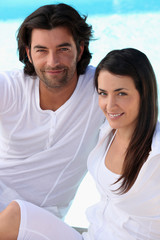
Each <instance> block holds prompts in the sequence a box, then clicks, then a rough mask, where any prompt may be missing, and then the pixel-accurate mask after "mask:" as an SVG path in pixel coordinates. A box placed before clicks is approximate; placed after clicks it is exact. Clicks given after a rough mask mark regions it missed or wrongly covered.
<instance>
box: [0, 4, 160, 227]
mask: <svg viewBox="0 0 160 240" xmlns="http://www.w3.org/2000/svg"><path fill="white" fill-rule="evenodd" d="M57 2H58V1H54V0H52V1H51V0H48V1H47V0H14V1H12V0H5V1H1V2H0V33H1V36H0V54H1V55H0V56H1V57H0V70H7V69H12V68H22V67H23V65H22V64H21V63H20V62H19V61H18V55H17V43H16V31H17V29H18V27H19V25H20V24H21V22H22V21H23V19H24V18H25V17H26V16H27V15H28V14H30V13H31V12H32V11H34V10H35V9H36V8H38V7H40V6H41V5H44V4H51V3H57ZM63 2H64V3H67V4H70V5H72V6H73V7H75V8H76V9H77V10H78V11H79V12H80V13H81V14H88V20H87V21H88V23H89V24H92V26H93V29H94V37H95V38H96V39H97V40H96V41H93V42H91V43H90V50H91V52H92V53H93V57H92V61H91V64H93V65H95V66H96V65H97V64H98V62H99V61H100V60H101V59H102V57H104V56H105V55H106V53H107V52H108V51H110V50H113V49H120V48H125V47H134V48H138V49H139V50H141V51H143V52H144V53H145V54H146V55H147V56H148V57H149V59H150V61H151V63H152V65H153V68H154V70H155V73H156V77H157V83H158V86H159V89H160V67H159V64H160V1H159V0H87V1H86V0H68V1H63ZM159 98H160V94H159ZM159 108H160V99H159ZM159 119H160V114H159ZM86 189H89V192H90V198H89V197H88V196H87V197H86ZM97 199H98V194H97V192H96V190H95V187H94V184H93V183H92V179H90V176H88V175H87V177H86V178H85V180H84V181H83V182H82V185H81V187H80V189H79V191H78V193H77V196H76V198H75V200H74V202H73V206H72V208H71V210H70V212H69V214H68V215H67V217H66V221H67V222H68V223H69V224H71V225H75V226H87V225H88V222H87V220H86V217H85V209H86V208H87V207H88V206H89V205H92V204H93V203H94V202H96V200H97ZM77 209H79V211H78V212H77Z"/></svg>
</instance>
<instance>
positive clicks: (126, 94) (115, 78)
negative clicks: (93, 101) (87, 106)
mask: <svg viewBox="0 0 160 240" xmlns="http://www.w3.org/2000/svg"><path fill="white" fill-rule="evenodd" d="M98 94H99V106H100V108H101V109H102V111H103V112H104V114H105V116H106V118H107V120H108V122H109V124H110V126H111V127H112V128H114V129H119V130H120V129H123V130H127V131H128V130H129V131H132V132H133V131H134V129H135V126H136V122H137V118H138V114H139V106H140V95H139V92H138V91H137V89H136V87H135V84H134V81H133V79H132V78H131V77H129V76H120V75H115V74H112V73H110V72H108V71H107V70H102V71H100V73H99V76H98Z"/></svg>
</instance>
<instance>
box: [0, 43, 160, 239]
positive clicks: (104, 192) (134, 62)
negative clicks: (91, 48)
mask: <svg viewBox="0 0 160 240" xmlns="http://www.w3.org/2000/svg"><path fill="white" fill-rule="evenodd" d="M95 86H96V88H97V92H98V94H99V106H100V108H101V109H102V111H103V112H104V114H105V116H106V119H107V120H108V121H106V122H105V123H104V124H103V125H102V127H101V131H100V137H99V142H98V144H97V146H96V147H95V149H94V150H93V151H92V152H91V154H90V156H89V159H88V169H89V171H90V173H91V174H92V176H93V178H94V180H95V182H96V184H97V188H98V190H99V192H100V194H101V201H100V202H99V203H98V204H96V205H94V206H92V207H91V208H89V209H88V210H87V217H88V219H89V222H90V226H89V229H88V232H86V233H83V234H82V235H80V234H79V233H78V232H76V231H75V230H74V229H72V228H70V227H69V226H67V225H66V224H64V223H63V222H61V221H60V220H59V219H58V218H56V217H54V216H53V215H52V214H50V213H49V212H46V211H45V210H42V209H40V208H38V207H36V206H34V205H32V204H30V203H26V202H23V201H15V202H12V203H11V204H10V205H9V207H8V208H7V209H6V210H4V212H2V213H1V215H0V221H1V222H3V223H5V224H3V229H2V230H1V228H0V233H1V234H0V236H2V235H3V234H4V233H5V234H4V235H3V236H4V237H2V238H0V239H3V240H5V239H34V240H42V239H55V240H62V239H65V240H66V239H67V240H68V239H69V240H82V239H84V240H122V239H123V240H137V239H138V240H142V239H143V240H147V239H148V240H158V239H160V124H159V123H158V122H157V116H158V107H157V106H158V101H157V86H156V79H155V75H154V72H153V69H152V66H151V64H150V62H149V60H148V58H147V57H146V56H145V54H143V53H142V52H140V51H138V50H136V49H132V48H128V49H122V50H114V51H111V52H110V53H109V54H107V55H106V57H105V58H104V59H103V60H102V61H101V62H100V63H99V65H98V67H97V69H96V73H95ZM108 122H109V125H108ZM20 212H21V213H20ZM20 218H21V220H20ZM11 222H12V225H13V222H14V225H13V226H12V225H11ZM19 223H20V228H19ZM6 229H10V233H8V234H10V235H7V234H6V232H5V231H6ZM18 231H19V233H18ZM17 235H18V238H17ZM6 236H7V237H8V238H7V237H6ZM5 237H6V238H5ZM9 237H10V238H9Z"/></svg>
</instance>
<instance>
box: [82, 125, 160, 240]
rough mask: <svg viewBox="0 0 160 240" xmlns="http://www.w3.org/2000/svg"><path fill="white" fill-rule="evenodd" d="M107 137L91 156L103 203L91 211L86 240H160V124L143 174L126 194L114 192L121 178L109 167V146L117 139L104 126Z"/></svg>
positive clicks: (93, 207) (85, 235)
mask: <svg viewBox="0 0 160 240" xmlns="http://www.w3.org/2000/svg"><path fill="white" fill-rule="evenodd" d="M101 132H102V134H103V136H101V140H100V141H99V143H98V144H97V146H96V147H95V149H94V150H93V151H92V152H91V154H90V156H89V159H88V169H89V172H90V173H91V175H92V176H93V178H94V180H95V182H96V185H97V188H98V191H99V192H100V195H101V201H100V202H99V203H97V204H96V205H94V206H92V207H90V208H89V209H88V210H87V217H88V220H89V222H90V227H89V230H88V233H84V234H83V235H84V239H85V240H122V239H123V240H159V239H160V123H158V124H157V127H156V130H155V133H154V136H153V141H152V149H151V152H150V155H149V157H148V159H147V161H146V162H145V163H144V165H143V166H142V168H141V170H140V173H139V175H138V177H137V179H136V181H135V183H134V185H133V186H132V188H131V189H130V190H129V191H128V192H127V193H126V194H122V195H119V194H117V193H116V192H113V191H112V190H115V189H117V188H118V187H119V186H120V183H117V184H115V185H111V184H112V183H114V182H115V181H116V180H117V179H118V177H119V175H117V174H114V173H113V172H111V171H110V170H108V169H107V168H106V166H105V154H106V151H107V150H108V149H107V150H106V146H108V148H109V145H110V144H111V141H112V139H113V137H114V136H113V134H112V129H111V128H110V127H109V126H108V125H105V124H104V125H103V126H102V130H101Z"/></svg>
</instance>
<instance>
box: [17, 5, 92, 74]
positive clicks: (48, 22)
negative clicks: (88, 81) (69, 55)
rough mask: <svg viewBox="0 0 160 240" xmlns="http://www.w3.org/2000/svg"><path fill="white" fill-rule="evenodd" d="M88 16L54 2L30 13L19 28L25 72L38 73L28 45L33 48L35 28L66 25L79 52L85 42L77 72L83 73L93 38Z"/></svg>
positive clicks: (21, 55)
mask: <svg viewBox="0 0 160 240" xmlns="http://www.w3.org/2000/svg"><path fill="white" fill-rule="evenodd" d="M86 19H87V17H86V16H83V17H81V16H80V15H79V13H78V12H77V11H76V10H75V9H74V8H72V7H71V6H69V5H67V4H62V3H61V4H52V5H45V6H42V7H40V8H38V9H37V10H36V11H34V12H33V13H32V14H31V15H29V16H28V17H27V18H26V19H25V20H24V22H23V23H22V25H21V26H20V28H19V31H18V34H17V41H18V51H19V60H20V61H21V62H23V63H24V64H25V66H24V72H25V73H26V74H28V75H30V76H32V75H36V72H35V69H34V66H33V65H32V64H31V63H30V62H29V59H28V57H27V54H26V47H28V48H29V49H30V48H31V35H32V30H33V29H35V28H36V29H48V30H51V29H53V28H56V27H60V26H62V27H66V28H67V29H69V31H70V32H71V34H72V36H73V39H74V41H75V44H76V47H77V52H78V54H79V51H80V44H82V43H83V44H84V52H83V55H82V57H81V60H80V61H79V62H78V64H77V73H78V75H79V74H83V73H84V72H85V70H86V67H87V66H88V64H89V62H90V59H91V57H92V56H91V53H90V52H89V48H88V46H89V41H90V40H91V39H92V27H91V26H90V25H88V24H87V23H86Z"/></svg>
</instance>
